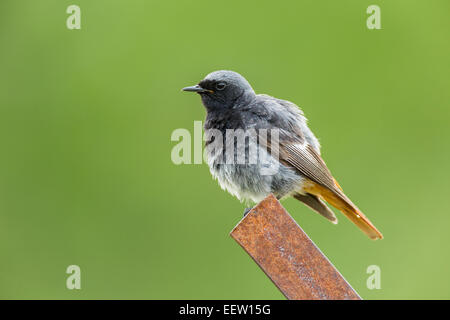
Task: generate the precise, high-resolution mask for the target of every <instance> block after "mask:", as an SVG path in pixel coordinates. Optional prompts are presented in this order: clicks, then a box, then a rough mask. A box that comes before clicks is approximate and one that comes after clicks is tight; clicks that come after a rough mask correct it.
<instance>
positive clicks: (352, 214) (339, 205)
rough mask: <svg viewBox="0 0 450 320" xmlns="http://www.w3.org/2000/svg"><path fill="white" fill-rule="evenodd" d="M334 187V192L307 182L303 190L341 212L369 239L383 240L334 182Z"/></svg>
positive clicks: (379, 233)
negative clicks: (335, 188)
mask: <svg viewBox="0 0 450 320" xmlns="http://www.w3.org/2000/svg"><path fill="white" fill-rule="evenodd" d="M336 187H337V188H338V189H339V190H337V191H339V192H335V191H333V190H330V189H328V188H326V187H324V186H322V185H320V184H317V183H315V182H313V181H307V182H306V183H305V184H304V186H303V190H304V191H306V192H307V193H311V194H313V195H316V196H318V197H320V198H322V199H324V200H325V201H326V202H328V203H329V204H331V205H332V206H333V207H335V208H336V209H338V210H339V211H341V212H342V213H343V214H344V215H345V216H346V217H347V218H349V219H350V220H351V221H352V222H353V223H354V224H355V225H356V226H357V227H358V228H359V229H361V231H362V232H364V233H365V234H367V235H368V236H369V238H370V239H372V240H377V239H383V235H382V234H381V232H380V231H378V230H377V228H375V226H374V225H373V224H372V223H371V222H370V220H369V219H368V218H367V217H366V216H365V215H364V214H363V213H362V212H361V211H360V210H359V209H358V208H357V207H356V206H355V205H354V204H353V203H352V202H351V201H350V199H349V198H347V196H345V194H344V193H343V192H340V187H339V185H338V184H337V182H336Z"/></svg>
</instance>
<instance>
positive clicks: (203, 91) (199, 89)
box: [181, 85, 212, 93]
mask: <svg viewBox="0 0 450 320" xmlns="http://www.w3.org/2000/svg"><path fill="white" fill-rule="evenodd" d="M181 90H183V91H189V92H197V93H205V92H212V91H211V90H207V89H203V88H202V87H200V86H199V85H196V86H192V87H186V88H183V89H181Z"/></svg>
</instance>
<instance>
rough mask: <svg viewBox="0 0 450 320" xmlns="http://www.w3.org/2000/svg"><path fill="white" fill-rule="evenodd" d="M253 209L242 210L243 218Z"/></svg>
mask: <svg viewBox="0 0 450 320" xmlns="http://www.w3.org/2000/svg"><path fill="white" fill-rule="evenodd" d="M252 209H253V208H245V210H244V217H245V216H246V215H247V213H249V212H250V210H252Z"/></svg>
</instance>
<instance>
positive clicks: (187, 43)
mask: <svg viewBox="0 0 450 320" xmlns="http://www.w3.org/2000/svg"><path fill="white" fill-rule="evenodd" d="M71 4H77V5H79V6H80V7H81V12H82V17H81V18H82V29H81V30H68V29H67V28H66V19H67V17H68V16H69V15H68V14H66V8H67V7H68V6H69V5H71ZM371 4H378V5H379V6H380V7H381V24H382V30H368V29H367V28H366V18H367V16H368V15H367V14H366V8H367V7H368V6H369V5H371ZM449 12H450V2H449V1H448V0H442V1H438V0H428V1H425V0H422V1H407V0H402V1H400V0H397V1H365V0H354V1H333V0H329V1H276V2H274V1H201V0H196V1H180V0H177V1H143V0H141V1H138V0H133V1H131V0H130V1H125V0H121V1H117V0H116V1H112V0H108V1H106V0H95V1H92V0H89V1H88V0H76V1H75V0H73V1H72V0H71V1H65V0H64V1H63V0H40V1H33V0H28V1H24V0H21V1H17V0H14V1H13V0H2V1H1V2H0V148H1V149H0V298H6V299H12V298H25V299H47V298H57V299H104V298H124V299H144V298H145V299H241V298H242V299H282V298H283V296H282V295H281V294H280V293H279V292H278V290H277V289H276V288H275V287H274V285H273V284H272V283H271V281H270V280H269V279H268V278H267V277H266V276H265V275H264V273H263V272H262V271H261V270H260V269H259V268H258V267H257V266H256V264H255V263H254V262H253V261H252V260H251V259H250V258H249V257H248V256H247V254H246V253H245V252H244V251H243V250H242V249H241V248H240V247H239V246H238V245H237V244H236V243H235V242H234V240H232V239H231V238H230V237H229V235H228V233H229V231H230V230H231V229H232V228H233V227H234V226H235V224H236V223H237V222H238V221H239V220H240V219H241V217H242V211H243V209H244V205H243V204H241V203H239V202H238V201H237V200H236V199H234V198H232V197H231V196H230V195H228V194H227V193H225V192H224V191H222V190H221V189H220V188H219V186H218V185H217V183H216V182H215V181H213V180H212V179H211V176H210V174H209V171H208V168H207V166H206V164H203V165H179V166H176V165H174V164H173V163H172V162H171V158H170V154H171V149H172V148H173V146H174V145H175V144H176V142H172V141H171V140H170V136H171V133H172V131H173V130H174V129H177V128H187V129H189V130H190V131H191V132H192V130H193V125H194V120H203V119H204V116H205V111H204V109H203V107H202V106H201V103H200V99H199V97H198V96H196V95H192V94H186V93H182V92H180V89H181V88H182V87H184V86H187V85H192V84H195V83H197V82H198V81H199V80H200V79H201V78H202V77H203V76H205V75H206V74H207V73H209V72H211V71H213V70H217V69H232V70H235V71H238V72H240V73H241V74H243V75H244V76H245V77H246V78H247V79H248V80H249V81H250V82H251V83H252V85H253V87H254V88H255V90H256V91H257V92H259V93H267V94H270V95H274V96H276V97H279V98H283V99H287V100H291V101H293V102H295V103H296V104H298V105H299V106H301V107H302V108H303V110H304V111H305V113H306V115H307V116H308V118H309V119H310V126H311V128H312V129H313V130H314V131H315V133H316V135H317V136H318V137H319V138H320V139H321V142H322V145H323V156H324V158H325V160H326V161H327V163H328V165H329V167H330V169H331V171H332V172H333V173H334V175H335V176H336V178H337V179H338V181H339V182H340V183H341V185H342V186H343V187H344V189H345V191H346V193H347V194H348V195H349V196H350V197H351V198H352V199H353V201H354V202H355V203H357V204H358V206H359V207H360V208H361V209H363V211H364V212H365V213H366V214H367V215H368V216H369V217H370V218H371V220H372V221H373V222H374V224H375V225H376V226H377V227H378V228H379V229H380V230H381V231H382V232H383V234H384V236H385V239H384V240H382V241H377V242H372V241H370V240H369V239H368V238H366V237H365V236H364V235H363V234H362V233H361V232H360V231H358V230H357V228H355V227H354V226H353V225H352V224H351V223H350V222H348V221H347V220H346V219H345V218H344V217H343V216H342V215H339V216H338V217H339V218H340V223H339V224H338V225H337V226H334V225H332V224H330V223H328V222H327V221H326V220H325V219H323V218H321V217H320V216H319V215H317V214H315V213H313V212H312V211H311V210H309V209H307V208H306V207H305V206H303V205H302V204H300V203H298V202H297V201H295V200H291V199H289V200H286V201H284V202H283V204H284V205H285V207H286V208H287V209H288V211H289V212H290V213H291V214H292V215H293V217H294V218H295V219H296V220H297V221H298V222H299V224H300V225H301V226H302V227H303V228H304V230H305V231H306V232H307V233H308V234H309V235H310V237H311V238H312V239H313V240H314V241H315V242H316V244H318V246H319V247H320V248H321V249H322V251H323V252H324V253H325V254H326V255H327V256H328V257H329V258H330V260H331V261H332V262H333V263H334V264H335V266H336V267H337V268H338V269H339V270H340V271H341V273H342V274H343V275H344V276H345V277H346V279H347V280H348V281H349V282H350V283H351V284H352V285H353V286H354V288H355V289H356V290H357V291H358V292H359V293H360V295H361V296H362V297H363V298H365V299H396V298H397V299H398V298H405V299H420V298H425V299H431V298H438V299H444V298H447V299H448V298H450V287H449V285H450V272H449V263H450V250H449V249H450V248H449V245H450V233H449V231H448V229H449V227H450V202H449V201H448V198H449V192H450V148H449V142H450V130H449V124H450V102H449V101H450V99H449V98H450V90H449V86H450V81H449V71H450V68H449V67H450V58H449V57H450V44H449V34H450V20H449V18H448V13H449ZM71 264H76V265H79V266H80V267H81V273H82V278H81V281H82V283H81V286H82V289H81V290H72V291H71V290H68V289H66V278H67V276H68V275H67V274H66V273H65V271H66V268H67V266H68V265H71ZM373 264H374V265H378V266H380V268H381V287H382V288H381V289H380V290H369V289H367V287H366V279H367V277H368V274H366V268H367V267H368V266H369V265H373Z"/></svg>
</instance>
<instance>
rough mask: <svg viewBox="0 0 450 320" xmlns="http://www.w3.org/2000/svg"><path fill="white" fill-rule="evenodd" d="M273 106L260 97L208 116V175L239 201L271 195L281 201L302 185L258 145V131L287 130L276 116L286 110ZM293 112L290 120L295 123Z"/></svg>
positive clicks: (293, 174) (269, 101) (292, 172)
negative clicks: (249, 102) (252, 101)
mask: <svg viewBox="0 0 450 320" xmlns="http://www.w3.org/2000/svg"><path fill="white" fill-rule="evenodd" d="M270 98H271V97H270ZM276 104H278V103H277V102H276V100H274V98H271V99H269V98H266V97H262V99H261V100H256V101H255V102H254V103H252V104H249V105H246V106H239V109H235V110H231V111H229V112H227V113H208V115H207V119H206V121H205V140H206V142H205V147H206V154H207V158H208V165H209V167H210V171H211V174H212V175H213V177H214V178H216V179H217V180H218V182H219V184H220V186H221V187H222V188H223V189H225V190H227V191H228V192H229V193H231V194H232V195H234V196H236V197H237V198H238V199H240V200H241V201H253V202H259V201H261V200H262V199H264V198H265V197H266V196H267V195H268V194H270V193H274V194H275V195H276V196H277V197H279V198H281V197H283V196H286V195H288V194H289V193H291V192H292V191H293V190H295V189H298V187H299V185H300V184H301V181H302V176H301V175H299V174H298V172H296V171H295V170H293V169H292V168H289V167H287V166H285V165H283V164H281V163H280V162H279V159H278V158H277V157H274V156H273V155H272V154H271V152H270V151H268V150H267V149H266V147H265V146H263V145H262V144H260V143H259V141H258V134H259V132H258V131H259V130H261V129H265V130H279V129H280V130H284V131H286V130H289V128H288V126H289V124H288V123H287V122H286V121H289V119H287V120H286V119H280V116H278V115H277V113H279V112H281V111H284V112H285V110H283V106H278V107H277V106H276ZM293 112H294V115H292V119H291V120H292V121H296V120H295V119H294V118H295V111H293ZM285 113H286V112H285ZM284 117H287V118H289V117H290V115H289V114H284ZM280 127H281V128H280ZM255 133H256V134H255ZM220 141H222V143H220Z"/></svg>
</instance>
